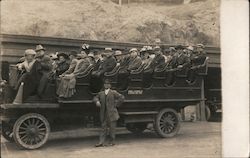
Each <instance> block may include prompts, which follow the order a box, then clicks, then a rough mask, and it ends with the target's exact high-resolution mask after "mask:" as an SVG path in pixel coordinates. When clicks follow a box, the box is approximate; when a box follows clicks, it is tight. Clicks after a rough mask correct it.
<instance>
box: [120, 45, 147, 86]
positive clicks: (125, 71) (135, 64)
mask: <svg viewBox="0 0 250 158" xmlns="http://www.w3.org/2000/svg"><path fill="white" fill-rule="evenodd" d="M129 53H130V55H129V57H127V58H124V59H125V61H124V63H123V64H122V65H123V67H122V68H121V70H120V71H119V75H118V83H119V84H118V85H119V87H118V88H119V89H121V90H124V89H126V88H127V86H128V82H129V81H128V80H129V78H128V77H129V74H130V72H131V71H132V70H136V69H138V68H139V67H140V66H141V64H142V60H141V58H140V57H139V55H138V50H137V49H136V48H132V49H130V51H129Z"/></svg>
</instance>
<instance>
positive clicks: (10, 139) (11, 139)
mask: <svg viewBox="0 0 250 158" xmlns="http://www.w3.org/2000/svg"><path fill="white" fill-rule="evenodd" d="M9 126H10V125H9V124H8V123H6V122H4V121H2V136H3V137H4V138H5V139H6V140H7V141H9V142H14V138H13V136H12V137H9V135H7V134H6V133H5V131H9V129H8V130H7V128H9ZM12 132H13V127H12ZM12 135H13V134H12Z"/></svg>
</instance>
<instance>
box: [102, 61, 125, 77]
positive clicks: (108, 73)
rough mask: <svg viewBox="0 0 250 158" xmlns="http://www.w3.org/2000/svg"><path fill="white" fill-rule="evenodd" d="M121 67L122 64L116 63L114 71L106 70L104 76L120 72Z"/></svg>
mask: <svg viewBox="0 0 250 158" xmlns="http://www.w3.org/2000/svg"><path fill="white" fill-rule="evenodd" d="M120 69H121V67H120V65H118V64H117V65H116V66H115V67H114V69H113V70H112V71H109V72H105V73H104V76H105V77H112V76H115V75H117V74H118V72H119V70H120Z"/></svg>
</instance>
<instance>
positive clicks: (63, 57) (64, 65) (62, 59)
mask: <svg viewBox="0 0 250 158" xmlns="http://www.w3.org/2000/svg"><path fill="white" fill-rule="evenodd" d="M57 56H58V58H59V60H58V62H57V68H56V76H59V75H61V74H63V73H64V72H65V71H67V70H68V69H69V63H68V61H67V60H69V56H68V55H67V54H65V53H59V54H58V55H57Z"/></svg>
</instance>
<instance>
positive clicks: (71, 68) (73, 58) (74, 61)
mask: <svg viewBox="0 0 250 158" xmlns="http://www.w3.org/2000/svg"><path fill="white" fill-rule="evenodd" d="M76 56H77V52H76V51H71V52H70V54H69V62H70V65H69V68H68V70H67V71H65V72H64V73H63V74H61V75H59V77H63V76H64V75H66V74H71V73H72V72H74V70H75V67H76V64H77V62H78V60H77V59H76Z"/></svg>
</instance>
